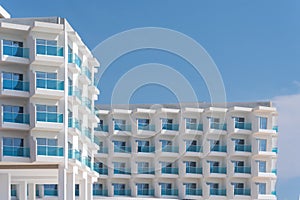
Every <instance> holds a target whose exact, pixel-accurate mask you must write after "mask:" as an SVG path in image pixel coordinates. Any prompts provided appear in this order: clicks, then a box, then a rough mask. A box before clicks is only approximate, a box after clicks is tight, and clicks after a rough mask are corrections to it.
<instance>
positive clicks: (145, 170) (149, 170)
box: [138, 167, 155, 174]
mask: <svg viewBox="0 0 300 200" xmlns="http://www.w3.org/2000/svg"><path fill="white" fill-rule="evenodd" d="M138 174H155V169H154V168H151V167H143V168H142V167H139V168H138Z"/></svg>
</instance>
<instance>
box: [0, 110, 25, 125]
mask: <svg viewBox="0 0 300 200" xmlns="http://www.w3.org/2000/svg"><path fill="white" fill-rule="evenodd" d="M3 122H10V123H18V124H29V114H24V113H13V112H3Z"/></svg>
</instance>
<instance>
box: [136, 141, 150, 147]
mask: <svg viewBox="0 0 300 200" xmlns="http://www.w3.org/2000/svg"><path fill="white" fill-rule="evenodd" d="M137 144H138V148H142V147H149V146H150V142H149V141H144V140H137Z"/></svg>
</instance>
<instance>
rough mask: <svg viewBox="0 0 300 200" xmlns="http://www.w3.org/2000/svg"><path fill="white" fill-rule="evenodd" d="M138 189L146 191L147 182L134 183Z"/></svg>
mask: <svg viewBox="0 0 300 200" xmlns="http://www.w3.org/2000/svg"><path fill="white" fill-rule="evenodd" d="M136 186H137V189H138V191H148V190H149V184H148V183H137V184H136Z"/></svg>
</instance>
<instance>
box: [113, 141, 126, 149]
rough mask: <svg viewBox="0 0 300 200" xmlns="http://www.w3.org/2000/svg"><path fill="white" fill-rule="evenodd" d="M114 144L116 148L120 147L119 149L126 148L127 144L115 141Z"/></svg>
mask: <svg viewBox="0 0 300 200" xmlns="http://www.w3.org/2000/svg"><path fill="white" fill-rule="evenodd" d="M113 143H114V146H115V147H119V148H121V147H125V146H126V142H124V141H113Z"/></svg>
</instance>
